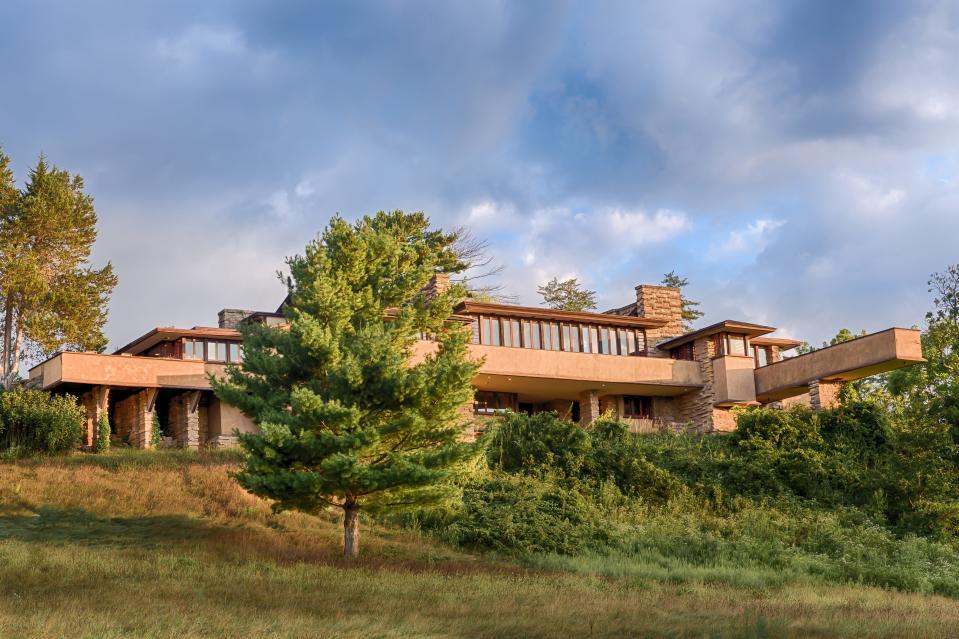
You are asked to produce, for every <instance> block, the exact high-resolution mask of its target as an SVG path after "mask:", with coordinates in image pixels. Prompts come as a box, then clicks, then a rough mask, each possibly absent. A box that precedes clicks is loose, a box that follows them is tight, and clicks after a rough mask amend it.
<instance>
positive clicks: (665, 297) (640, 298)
mask: <svg viewBox="0 0 959 639" xmlns="http://www.w3.org/2000/svg"><path fill="white" fill-rule="evenodd" d="M636 315H638V316H639V317H647V318H649V319H664V320H666V325H665V326H663V327H662V328H647V329H646V343H647V344H648V345H649V350H650V354H654V353H655V354H657V355H659V354H660V353H659V352H658V351H656V350H655V349H654V348H653V346H654V345H655V344H657V343H658V342H661V341H663V340H664V339H668V338H670V337H676V336H677V335H682V334H683V333H684V332H685V331H684V330H683V304H682V301H681V299H680V296H679V289H678V288H673V287H672V286H656V285H654V284H640V285H639V286H637V287H636Z"/></svg>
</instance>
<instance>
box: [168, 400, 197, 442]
mask: <svg viewBox="0 0 959 639" xmlns="http://www.w3.org/2000/svg"><path fill="white" fill-rule="evenodd" d="M170 428H171V430H172V431H173V437H174V439H175V440H176V444H177V446H179V447H180V448H198V447H199V446H200V391H188V392H186V393H181V394H179V395H177V396H175V397H173V398H171V399H170Z"/></svg>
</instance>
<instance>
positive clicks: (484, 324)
mask: <svg viewBox="0 0 959 639" xmlns="http://www.w3.org/2000/svg"><path fill="white" fill-rule="evenodd" d="M489 330H490V328H489V318H488V317H483V318H481V319H480V344H489V343H490V340H489Z"/></svg>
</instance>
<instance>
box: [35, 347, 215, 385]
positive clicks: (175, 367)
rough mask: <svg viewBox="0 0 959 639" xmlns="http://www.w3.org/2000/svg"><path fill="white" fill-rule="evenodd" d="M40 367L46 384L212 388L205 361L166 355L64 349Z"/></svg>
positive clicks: (39, 374)
mask: <svg viewBox="0 0 959 639" xmlns="http://www.w3.org/2000/svg"><path fill="white" fill-rule="evenodd" d="M37 368H39V369H40V372H39V373H37V374H36V376H37V377H42V379H43V388H50V387H51V386H54V385H56V384H58V383H76V384H97V385H103V386H125V387H143V388H146V387H169V388H209V387H210V385H209V383H208V382H207V379H206V374H205V373H206V371H205V369H204V365H203V362H199V361H191V360H180V359H168V358H165V357H134V356H127V355H101V354H99V353H60V354H58V355H55V356H54V357H52V358H50V359H49V360H47V361H46V362H43V363H42V364H39V365H38V366H37V367H34V369H32V370H31V371H30V376H31V378H34V377H35V371H36V370H37Z"/></svg>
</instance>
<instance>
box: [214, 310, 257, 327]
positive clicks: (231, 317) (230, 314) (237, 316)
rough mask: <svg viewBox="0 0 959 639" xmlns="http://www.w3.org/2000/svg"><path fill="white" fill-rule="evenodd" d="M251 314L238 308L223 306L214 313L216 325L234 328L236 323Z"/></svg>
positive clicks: (251, 312)
mask: <svg viewBox="0 0 959 639" xmlns="http://www.w3.org/2000/svg"><path fill="white" fill-rule="evenodd" d="M252 314H253V311H245V310H243V309H240V308H224V309H223V310H222V311H220V312H219V313H217V314H216V318H217V326H219V327H220V328H236V327H237V325H238V324H239V323H240V322H242V321H243V320H245V319H246V318H248V317H249V316H250V315H252Z"/></svg>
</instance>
